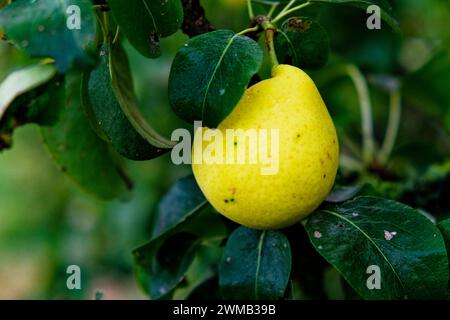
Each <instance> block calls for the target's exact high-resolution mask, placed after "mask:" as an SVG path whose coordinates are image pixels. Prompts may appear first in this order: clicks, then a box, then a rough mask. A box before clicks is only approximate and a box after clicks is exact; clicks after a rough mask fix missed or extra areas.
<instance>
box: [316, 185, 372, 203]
mask: <svg viewBox="0 0 450 320" xmlns="http://www.w3.org/2000/svg"><path fill="white" fill-rule="evenodd" d="M363 187H364V185H363V184H357V185H354V186H338V185H335V186H334V187H333V190H332V191H331V193H330V194H329V195H328V197H327V199H326V200H325V201H327V202H332V203H339V202H344V201H347V200H350V199H351V198H353V197H354V196H356V195H357V194H358V193H359V191H361V189H362V188H363Z"/></svg>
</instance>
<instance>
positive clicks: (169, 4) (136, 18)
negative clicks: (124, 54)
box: [109, 0, 183, 58]
mask: <svg viewBox="0 0 450 320" xmlns="http://www.w3.org/2000/svg"><path fill="white" fill-rule="evenodd" d="M109 6H110V7H111V10H112V13H113V15H114V18H115V19H116V21H117V24H118V25H119V27H120V30H121V31H122V32H123V33H124V34H125V35H126V36H127V38H128V40H129V41H130V43H131V44H132V45H133V46H134V47H135V48H136V49H137V50H138V51H139V52H140V53H141V54H142V55H144V56H146V57H149V58H156V57H158V56H159V55H160V54H161V50H160V47H159V37H167V36H170V35H171V34H173V33H175V32H176V31H177V30H178V29H179V28H180V27H181V24H182V23H183V7H182V6H181V2H180V0H138V1H124V0H109Z"/></svg>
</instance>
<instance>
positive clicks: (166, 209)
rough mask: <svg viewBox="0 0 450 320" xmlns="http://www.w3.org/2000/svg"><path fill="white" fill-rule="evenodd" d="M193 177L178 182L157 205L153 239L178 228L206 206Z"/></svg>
mask: <svg viewBox="0 0 450 320" xmlns="http://www.w3.org/2000/svg"><path fill="white" fill-rule="evenodd" d="M207 203H208V202H207V201H206V198H205V196H204V195H203V193H202V191H201V190H200V188H199V187H198V185H197V182H196V181H195V178H194V176H192V175H189V176H187V177H185V178H182V179H180V180H178V181H177V182H176V183H175V184H174V185H173V187H172V188H171V189H170V191H169V192H168V193H167V194H166V195H165V196H164V197H163V198H162V199H161V201H160V202H159V204H158V209H157V212H156V218H155V223H154V228H153V237H154V238H156V237H159V236H161V235H163V234H164V233H166V232H168V231H170V230H172V229H175V228H177V227H179V226H180V225H181V224H183V223H184V222H185V221H187V220H189V219H190V218H191V217H192V216H193V215H196V214H198V212H199V211H200V209H202V208H203V207H205V206H206V205H207Z"/></svg>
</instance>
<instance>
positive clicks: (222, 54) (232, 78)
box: [169, 30, 263, 127]
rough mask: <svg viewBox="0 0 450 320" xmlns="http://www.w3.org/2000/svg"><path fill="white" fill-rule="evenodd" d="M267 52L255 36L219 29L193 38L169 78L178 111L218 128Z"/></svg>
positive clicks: (179, 54)
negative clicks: (249, 36) (253, 37)
mask: <svg viewBox="0 0 450 320" xmlns="http://www.w3.org/2000/svg"><path fill="white" fill-rule="evenodd" d="M262 59H263V53H262V50H261V48H260V47H259V46H258V44H257V43H256V42H255V41H253V40H252V39H250V38H248V37H246V36H241V35H238V34H235V33H233V32H232V31H229V30H218V31H214V32H210V33H207V34H203V35H200V36H197V37H195V38H192V39H191V40H189V41H188V42H187V43H186V44H185V45H184V46H183V47H181V49H180V50H179V51H178V53H177V55H176V57H175V60H174V62H173V65H172V70H171V72H170V79H169V99H170V103H171V105H172V108H173V110H174V111H175V113H176V114H177V115H178V116H179V117H180V118H182V119H183V120H186V121H188V122H193V121H194V120H203V122H204V125H206V126H209V127H216V126H217V125H218V124H219V123H220V122H221V121H222V120H223V119H224V118H225V117H226V116H228V114H229V113H230V112H231V111H232V110H233V108H234V107H235V106H236V104H237V103H238V102H239V100H240V98H241V97H242V94H243V93H244V90H245V88H246V86H247V85H248V82H249V80H250V78H251V77H252V76H253V75H254V74H255V73H256V72H257V71H258V69H259V68H260V66H261V64H262Z"/></svg>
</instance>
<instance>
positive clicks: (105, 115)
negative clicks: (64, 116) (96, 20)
mask: <svg viewBox="0 0 450 320" xmlns="http://www.w3.org/2000/svg"><path fill="white" fill-rule="evenodd" d="M117 50H121V49H117ZM109 52H110V50H109V46H107V45H104V46H102V48H101V51H100V64H99V66H98V67H97V68H96V69H94V70H93V71H92V73H91V74H90V77H89V75H88V74H86V75H85V76H84V78H83V88H82V91H83V95H82V96H83V105H84V108H85V110H86V111H87V114H88V115H89V118H90V119H91V124H92V126H93V128H94V130H95V131H97V132H98V131H100V132H101V133H100V136H101V137H102V136H106V137H107V139H108V141H109V142H111V144H112V145H113V147H114V148H115V149H116V150H117V151H118V152H119V153H120V154H121V155H122V156H124V157H126V158H128V159H132V160H149V159H153V158H155V157H158V156H160V155H162V154H164V153H165V151H167V150H164V149H162V148H160V147H155V146H153V145H151V144H150V143H149V142H148V141H147V140H145V139H144V138H143V137H142V136H141V135H140V134H139V133H138V132H137V131H136V129H135V128H134V127H133V126H132V124H131V122H130V121H129V119H128V118H127V116H126V114H125V113H124V111H123V109H124V108H128V107H129V105H131V104H134V102H135V98H134V93H133V84H132V79H131V76H130V75H129V72H128V75H122V77H123V78H126V79H124V81H127V82H123V83H121V85H120V86H121V88H123V90H124V91H125V90H126V91H127V94H128V96H129V98H128V100H127V102H126V103H127V105H124V106H122V105H121V104H120V103H119V101H118V99H117V98H116V93H115V91H114V90H113V88H112V86H111V75H110V58H109V57H110V55H109ZM112 58H113V57H112ZM119 58H120V59H122V60H121V61H116V63H123V64H124V67H123V68H126V70H128V61H127V60H126V57H124V56H123V55H120V56H119V57H118V59H119ZM133 108H134V106H133ZM102 132H103V133H102Z"/></svg>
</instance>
